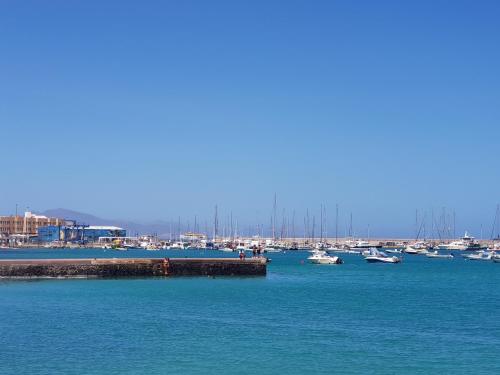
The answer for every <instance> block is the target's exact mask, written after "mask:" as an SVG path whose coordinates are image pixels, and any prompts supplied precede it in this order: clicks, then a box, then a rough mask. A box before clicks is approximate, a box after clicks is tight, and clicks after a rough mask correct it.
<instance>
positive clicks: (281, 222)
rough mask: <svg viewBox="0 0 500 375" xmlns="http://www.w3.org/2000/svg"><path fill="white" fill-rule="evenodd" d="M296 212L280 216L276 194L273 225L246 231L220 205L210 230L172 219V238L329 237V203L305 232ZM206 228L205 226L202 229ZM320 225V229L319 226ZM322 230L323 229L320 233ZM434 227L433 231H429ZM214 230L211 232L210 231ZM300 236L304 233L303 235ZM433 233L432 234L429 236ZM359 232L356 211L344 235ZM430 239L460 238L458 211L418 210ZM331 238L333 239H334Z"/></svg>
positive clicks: (307, 218)
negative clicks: (191, 235)
mask: <svg viewBox="0 0 500 375" xmlns="http://www.w3.org/2000/svg"><path fill="white" fill-rule="evenodd" d="M296 216H297V215H296V211H295V210H292V211H291V213H290V214H289V215H287V212H286V209H282V211H281V217H280V218H278V205H277V196H276V194H275V195H274V200H273V209H272V214H271V217H270V227H269V229H266V226H265V225H264V224H254V225H251V224H249V225H247V226H246V227H247V228H246V234H245V233H244V232H245V230H243V229H242V228H241V226H239V223H238V220H237V219H235V218H234V217H233V212H232V211H231V212H230V213H229V215H226V217H225V219H224V220H222V221H223V223H222V225H221V219H220V213H219V207H218V205H215V208H214V219H213V223H212V228H211V230H210V229H209V225H208V222H207V221H206V220H205V221H204V225H203V226H202V225H201V223H200V220H199V219H198V217H197V215H195V216H194V224H193V225H192V226H191V223H190V221H189V220H188V221H187V222H186V223H185V224H184V225H182V224H181V217H180V216H179V217H178V220H177V222H176V223H175V224H174V223H173V222H172V221H171V222H170V231H169V239H171V240H173V239H180V237H181V235H182V233H183V232H193V233H203V234H205V235H206V236H207V237H210V235H211V237H212V239H213V240H216V239H218V238H228V239H231V240H234V239H236V238H240V237H244V236H245V235H246V237H256V236H257V237H260V238H264V237H267V236H266V233H267V234H270V236H269V237H270V238H271V239H272V240H274V241H280V240H284V239H292V240H294V239H297V238H299V237H300V238H301V239H302V240H306V241H311V242H314V241H316V240H319V241H320V242H323V241H325V240H326V239H327V238H329V237H328V220H327V219H328V218H327V209H326V205H324V204H321V205H320V214H319V223H317V220H316V215H311V214H310V211H309V209H306V213H305V215H304V216H303V220H302V231H300V230H297V229H298V227H299V228H300V225H297V224H298V223H297V220H296V219H297V217H296ZM429 221H430V222H429ZM202 227H203V228H202ZM318 227H319V228H318ZM317 229H319V232H317ZM429 229H430V232H429ZM210 232H211V233H210ZM299 235H300V236H299ZM429 236H430V237H429ZM355 237H356V233H355V231H354V230H353V214H352V212H351V213H349V218H348V221H347V223H346V226H345V231H344V233H343V236H342V238H349V239H354V238H355ZM366 238H367V239H368V240H369V239H370V225H369V224H368V225H367V230H366ZM428 238H433V239H439V240H445V239H450V238H457V233H456V213H455V211H454V210H448V209H446V208H444V207H443V208H442V209H441V210H440V211H437V212H436V211H435V210H434V209H432V210H430V214H429V212H428V211H425V210H424V211H423V212H422V211H419V210H418V209H416V210H415V240H425V239H428ZM480 238H481V239H482V238H483V227H482V225H481V235H480ZM490 239H492V240H500V205H497V207H496V212H495V218H494V221H493V226H492V229H491V235H490ZM330 240H331V238H330ZM338 240H339V204H336V205H335V243H338Z"/></svg>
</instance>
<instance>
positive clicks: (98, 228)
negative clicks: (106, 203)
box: [85, 225, 123, 230]
mask: <svg viewBox="0 0 500 375" xmlns="http://www.w3.org/2000/svg"><path fill="white" fill-rule="evenodd" d="M85 229H95V230H123V228H120V227H114V226H107V225H90V226H88V227H85Z"/></svg>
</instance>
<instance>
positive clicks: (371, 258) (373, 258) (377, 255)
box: [363, 248, 401, 263]
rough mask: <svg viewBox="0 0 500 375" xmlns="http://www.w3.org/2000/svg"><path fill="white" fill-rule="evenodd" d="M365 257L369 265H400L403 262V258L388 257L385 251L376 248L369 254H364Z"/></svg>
mask: <svg viewBox="0 0 500 375" xmlns="http://www.w3.org/2000/svg"><path fill="white" fill-rule="evenodd" d="M363 256H364V257H365V260H366V261H367V262H368V263H399V262H401V258H398V257H397V256H392V257H391V256H388V255H387V254H386V253H384V252H383V251H379V250H377V249H375V248H371V249H370V251H369V253H368V254H366V255H365V252H363Z"/></svg>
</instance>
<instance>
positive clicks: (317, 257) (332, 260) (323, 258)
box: [307, 251, 344, 264]
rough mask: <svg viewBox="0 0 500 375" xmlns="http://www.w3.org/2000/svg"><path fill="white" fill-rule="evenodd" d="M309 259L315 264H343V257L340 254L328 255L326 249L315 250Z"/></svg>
mask: <svg viewBox="0 0 500 375" xmlns="http://www.w3.org/2000/svg"><path fill="white" fill-rule="evenodd" d="M307 260H308V261H309V262H311V263H314V264H342V263H344V262H343V261H342V259H340V258H339V257H338V256H331V255H328V254H327V253H326V252H325V251H315V252H313V254H312V255H311V256H309V257H308V258H307Z"/></svg>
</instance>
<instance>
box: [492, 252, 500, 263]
mask: <svg viewBox="0 0 500 375" xmlns="http://www.w3.org/2000/svg"><path fill="white" fill-rule="evenodd" d="M491 260H492V261H493V262H495V263H500V254H495V255H493V256H492V257H491Z"/></svg>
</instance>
